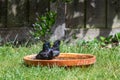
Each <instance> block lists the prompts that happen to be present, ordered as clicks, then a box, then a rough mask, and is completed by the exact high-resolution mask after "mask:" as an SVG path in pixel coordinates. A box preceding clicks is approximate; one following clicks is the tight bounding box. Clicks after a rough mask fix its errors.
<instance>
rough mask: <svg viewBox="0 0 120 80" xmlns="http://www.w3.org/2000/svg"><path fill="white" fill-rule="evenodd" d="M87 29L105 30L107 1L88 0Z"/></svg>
mask: <svg viewBox="0 0 120 80" xmlns="http://www.w3.org/2000/svg"><path fill="white" fill-rule="evenodd" d="M86 1H87V2H86V27H87V28H93V27H95V28H96V27H98V28H105V27H106V26H105V25H106V11H105V10H106V9H105V8H106V4H105V3H106V2H105V0H86Z"/></svg>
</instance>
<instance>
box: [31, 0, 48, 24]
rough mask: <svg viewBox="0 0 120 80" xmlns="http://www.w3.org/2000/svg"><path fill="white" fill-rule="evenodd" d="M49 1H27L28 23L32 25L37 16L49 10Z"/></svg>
mask: <svg viewBox="0 0 120 80" xmlns="http://www.w3.org/2000/svg"><path fill="white" fill-rule="evenodd" d="M49 7H50V3H49V0H29V22H30V24H33V23H34V22H35V19H36V18H37V16H38V15H42V14H43V13H45V12H46V11H47V10H49Z"/></svg>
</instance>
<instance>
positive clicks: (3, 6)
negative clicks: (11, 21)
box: [0, 0, 7, 27]
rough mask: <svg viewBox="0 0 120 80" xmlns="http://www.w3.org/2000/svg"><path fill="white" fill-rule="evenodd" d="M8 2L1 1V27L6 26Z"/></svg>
mask: <svg viewBox="0 0 120 80" xmlns="http://www.w3.org/2000/svg"><path fill="white" fill-rule="evenodd" d="M6 4H7V1H6V0H0V27H5V26H6V15H7V5H6Z"/></svg>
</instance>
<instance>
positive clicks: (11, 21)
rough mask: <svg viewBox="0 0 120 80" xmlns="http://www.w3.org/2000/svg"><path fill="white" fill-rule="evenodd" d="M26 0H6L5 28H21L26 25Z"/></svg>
mask: <svg viewBox="0 0 120 80" xmlns="http://www.w3.org/2000/svg"><path fill="white" fill-rule="evenodd" d="M26 5H27V0H8V5H7V6H8V9H7V10H8V13H7V27H23V26H25V25H27V23H28V20H27V19H28V16H27V14H28V13H27V6H26Z"/></svg>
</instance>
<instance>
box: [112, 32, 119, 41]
mask: <svg viewBox="0 0 120 80" xmlns="http://www.w3.org/2000/svg"><path fill="white" fill-rule="evenodd" d="M112 41H113V42H120V33H116V34H115V35H114V37H113V39H112Z"/></svg>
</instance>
